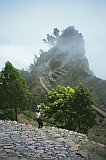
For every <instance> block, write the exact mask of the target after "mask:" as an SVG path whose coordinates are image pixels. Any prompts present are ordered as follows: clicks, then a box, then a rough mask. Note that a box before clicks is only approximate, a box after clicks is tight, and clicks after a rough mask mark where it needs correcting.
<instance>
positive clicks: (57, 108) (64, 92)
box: [45, 85, 74, 128]
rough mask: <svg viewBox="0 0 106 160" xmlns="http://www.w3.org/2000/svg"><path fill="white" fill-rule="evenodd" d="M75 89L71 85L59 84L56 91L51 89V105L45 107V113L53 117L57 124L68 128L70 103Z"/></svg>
mask: <svg viewBox="0 0 106 160" xmlns="http://www.w3.org/2000/svg"><path fill="white" fill-rule="evenodd" d="M73 93H74V90H73V89H72V88H70V87H64V86H60V85H59V86H58V87H57V89H56V91H55V90H54V89H52V90H50V91H49V92H48V95H47V101H48V102H49V105H48V106H47V107H46V109H45V114H47V115H48V117H50V118H51V117H52V118H53V119H54V122H55V124H56V126H58V127H62V128H68V121H69V118H70V117H69V114H70V112H69V111H70V103H71V101H72V95H73Z"/></svg>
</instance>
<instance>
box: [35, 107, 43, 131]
mask: <svg viewBox="0 0 106 160" xmlns="http://www.w3.org/2000/svg"><path fill="white" fill-rule="evenodd" d="M36 119H37V122H38V129H39V128H42V127H43V122H42V120H41V114H40V110H37V111H36Z"/></svg>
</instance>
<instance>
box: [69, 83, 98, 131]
mask: <svg viewBox="0 0 106 160" xmlns="http://www.w3.org/2000/svg"><path fill="white" fill-rule="evenodd" d="M71 108H72V110H73V112H75V115H73V116H74V122H75V123H74V125H73V128H75V130H76V131H78V132H84V133H86V132H87V131H88V129H89V128H91V127H92V126H93V125H94V124H95V118H96V114H95V112H94V109H93V100H92V96H91V94H90V92H89V90H88V89H87V88H86V87H85V86H83V85H82V84H81V85H79V86H78V87H76V88H75V92H74V94H73V101H72V103H71ZM71 120H72V119H71Z"/></svg>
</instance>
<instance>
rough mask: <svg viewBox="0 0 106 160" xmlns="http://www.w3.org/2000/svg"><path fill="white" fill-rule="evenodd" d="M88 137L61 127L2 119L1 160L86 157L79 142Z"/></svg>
mask: <svg viewBox="0 0 106 160" xmlns="http://www.w3.org/2000/svg"><path fill="white" fill-rule="evenodd" d="M88 141H89V140H88V138H87V137H86V135H84V134H81V133H77V132H73V131H69V130H65V129H61V128H55V127H47V126H44V127H43V128H42V129H37V128H35V127H33V126H32V125H26V124H22V123H17V122H15V121H13V122H12V121H2V120H0V160H85V159H87V156H86V154H85V153H82V154H81V152H80V151H79V150H80V143H81V142H83V143H88ZM84 154H85V155H84Z"/></svg>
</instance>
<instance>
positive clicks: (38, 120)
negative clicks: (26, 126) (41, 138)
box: [37, 118, 43, 128]
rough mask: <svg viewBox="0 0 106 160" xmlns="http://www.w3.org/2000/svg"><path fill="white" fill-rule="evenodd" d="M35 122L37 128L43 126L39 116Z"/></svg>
mask: <svg viewBox="0 0 106 160" xmlns="http://www.w3.org/2000/svg"><path fill="white" fill-rule="evenodd" d="M37 122H38V128H42V127H43V122H42V120H41V118H38V119H37Z"/></svg>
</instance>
